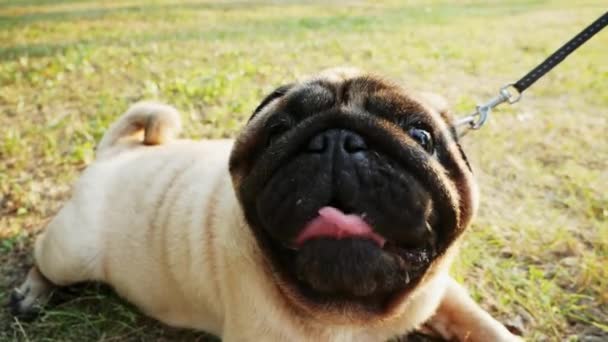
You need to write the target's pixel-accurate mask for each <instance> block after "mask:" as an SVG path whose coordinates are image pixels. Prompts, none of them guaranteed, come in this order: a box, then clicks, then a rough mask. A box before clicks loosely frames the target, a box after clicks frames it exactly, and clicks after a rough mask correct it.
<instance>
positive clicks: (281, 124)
mask: <svg viewBox="0 0 608 342" xmlns="http://www.w3.org/2000/svg"><path fill="white" fill-rule="evenodd" d="M290 128H291V124H290V123H289V122H288V121H287V120H275V121H273V122H271V123H270V124H269V125H268V128H267V132H268V133H266V146H268V145H270V144H272V143H273V142H274V141H275V140H277V139H278V138H279V137H280V136H281V135H283V133H285V132H286V131H287V130H289V129H290Z"/></svg>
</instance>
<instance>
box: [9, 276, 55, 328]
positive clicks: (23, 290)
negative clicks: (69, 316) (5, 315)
mask: <svg viewBox="0 0 608 342" xmlns="http://www.w3.org/2000/svg"><path fill="white" fill-rule="evenodd" d="M52 289H53V285H52V284H51V283H50V282H49V281H48V280H47V279H46V278H45V277H44V276H43V275H42V274H40V272H39V271H38V269H37V268H36V267H32V269H31V270H30V272H29V273H28V275H27V278H26V279H25V281H24V282H23V284H22V285H21V286H19V287H18V288H16V289H14V290H13V292H12V293H11V295H10V297H9V301H8V306H9V309H10V311H11V313H12V314H13V315H14V316H16V317H18V318H19V319H22V320H32V319H34V318H36V316H38V314H39V313H40V312H41V311H42V308H43V306H44V305H45V304H46V303H47V302H48V300H49V298H50V296H51V291H52Z"/></svg>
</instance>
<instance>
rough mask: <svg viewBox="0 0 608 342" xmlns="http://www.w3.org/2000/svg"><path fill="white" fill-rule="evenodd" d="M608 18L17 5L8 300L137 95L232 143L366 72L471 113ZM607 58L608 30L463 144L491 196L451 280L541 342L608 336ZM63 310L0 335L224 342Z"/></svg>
mask: <svg viewBox="0 0 608 342" xmlns="http://www.w3.org/2000/svg"><path fill="white" fill-rule="evenodd" d="M605 10H606V6H605V3H604V2H603V1H600V0H598V1H584V2H583V1H579V2H578V3H576V4H575V3H574V2H573V1H565V0H564V1H559V2H545V1H509V2H506V1H504V2H501V1H489V2H488V1H467V2H466V3H464V2H461V1H455V0H454V1H448V2H433V4H432V5H428V4H423V2H422V1H420V2H408V3H407V4H403V2H402V1H397V0H395V1H381V2H378V1H353V2H349V3H348V4H347V5H345V4H344V3H342V2H338V1H335V2H329V4H328V3H327V2H325V1H316V2H306V3H305V2H303V1H287V2H282V3H279V2H273V1H266V2H250V1H231V2H190V1H154V2H146V3H145V4H143V2H141V3H138V2H135V1H104V2H103V4H101V3H100V2H94V1H76V0H72V1H69V0H63V1H50V0H19V1H15V0H0V302H2V303H4V302H6V300H7V296H8V293H9V290H10V289H11V288H12V286H14V285H15V284H16V283H17V282H18V281H20V280H21V279H22V277H23V276H24V273H25V270H26V268H27V266H28V265H29V264H30V263H31V243H32V238H33V236H35V234H36V233H37V232H38V231H39V230H40V229H41V228H42V227H43V226H44V222H45V220H46V219H47V218H48V217H50V216H51V215H53V213H55V212H56V210H57V209H58V208H59V206H60V205H61V203H62V201H63V200H65V199H66V197H67V196H68V195H69V189H70V184H71V182H72V181H73V180H74V179H75V178H76V177H77V175H78V173H79V172H80V171H81V170H82V168H83V167H85V166H86V165H87V163H89V162H90V161H91V160H92V158H93V156H94V155H93V148H94V146H95V144H96V142H97V141H98V140H99V138H100V137H101V135H102V134H103V132H104V130H105V129H106V128H107V126H108V125H109V124H110V122H112V120H113V119H114V118H116V116H117V115H119V114H120V113H121V112H123V111H124V110H125V109H126V108H127V106H128V105H129V104H130V103H133V102H134V101H137V100H140V99H151V98H152V99H160V100H163V101H167V102H169V103H172V104H174V105H176V106H177V107H178V108H179V109H180V110H181V111H182V114H183V118H184V120H185V122H186V124H185V127H186V133H185V134H186V135H187V136H190V137H212V138H215V137H224V136H233V135H234V134H235V133H236V132H237V131H238V129H239V127H241V126H242V124H243V122H244V120H245V119H246V118H247V117H248V115H249V114H250V113H251V111H252V110H253V108H255V105H256V104H257V102H258V101H259V100H260V99H261V97H262V96H263V94H265V93H267V92H269V91H270V90H271V89H273V88H274V87H276V86H278V85H280V84H282V83H285V82H288V81H290V80H293V79H294V78H295V77H299V76H302V75H306V74H309V73H313V72H316V71H318V70H320V69H322V68H325V67H330V66H335V65H345V64H348V65H355V66H359V67H361V68H363V69H366V70H370V71H375V72H379V73H382V74H386V75H388V76H391V77H392V78H394V79H397V80H400V81H402V82H403V83H404V84H406V85H407V86H409V87H411V88H415V89H421V90H429V91H434V92H437V93H440V94H442V95H444V96H445V97H446V98H447V99H448V101H449V102H450V103H452V105H453V108H454V111H455V112H456V113H459V114H466V113H468V112H470V111H471V110H472V108H473V107H474V104H475V103H476V102H478V101H482V100H486V99H488V98H489V97H490V96H493V95H494V94H495V93H496V91H497V89H498V88H499V87H500V86H502V85H503V84H505V83H507V82H509V81H513V80H515V79H517V78H518V77H520V76H522V75H523V74H524V73H525V72H527V71H528V70H529V69H531V68H532V67H533V66H535V65H536V63H538V62H540V61H541V60H542V59H543V58H545V57H546V56H547V55H548V54H549V53H550V52H552V51H553V50H554V49H556V48H557V47H559V46H560V45H561V44H562V43H564V42H565V41H566V40H568V39H570V37H571V36H573V35H574V34H575V33H577V32H578V31H579V30H580V29H582V28H583V27H584V26H586V25H587V24H588V23H590V22H591V21H592V20H594V19H595V18H597V17H598V16H599V15H601V14H602V13H603V12H604V11H605ZM607 55H608V33H607V32H603V33H601V34H599V35H598V36H597V37H594V38H593V39H592V40H591V41H589V42H588V43H587V44H586V45H584V46H583V47H582V48H581V49H580V50H579V51H577V52H575V53H574V55H572V56H571V57H570V58H569V59H568V60H566V61H565V62H564V63H563V64H562V65H560V66H559V67H557V68H556V69H555V71H553V72H551V73H550V74H548V75H547V76H546V77H544V78H543V79H542V80H540V81H539V82H538V83H537V84H535V85H534V86H533V87H532V88H531V89H530V90H529V91H528V92H527V93H526V94H525V96H524V98H523V100H522V101H521V103H519V104H517V105H515V106H513V107H510V108H503V109H501V110H500V111H499V112H496V113H495V114H494V115H493V116H492V118H491V120H490V122H489V124H488V125H487V126H486V127H484V129H482V130H481V131H479V132H476V133H471V134H470V135H469V136H467V137H466V138H465V139H464V141H463V143H464V145H465V150H466V151H467V152H468V155H469V157H470V159H471V160H472V162H473V165H474V167H475V170H476V173H477V176H478V178H479V181H480V186H481V192H482V202H481V209H480V212H479V215H478V218H477V219H476V221H475V223H474V225H473V227H472V229H471V230H470V231H469V233H468V234H467V239H466V243H465V244H464V248H463V250H462V253H461V255H460V258H459V259H458V262H457V263H456V264H455V266H454V268H453V274H454V275H455V276H456V277H457V278H458V279H459V280H460V281H462V282H463V283H465V284H466V286H467V287H468V288H469V289H470V291H471V292H472V294H473V296H474V297H475V298H476V299H477V300H478V301H479V302H480V303H481V304H482V305H483V306H484V308H486V309H487V310H489V311H490V312H492V314H494V315H495V316H496V317H498V318H499V319H500V320H502V321H503V322H507V323H516V322H518V321H519V322H520V323H521V325H522V326H523V328H524V333H525V336H526V338H527V339H529V340H530V341H555V340H565V341H599V340H606V339H608V195H607V194H608V141H607V138H606V137H607V135H608V133H607V132H608V64H607V63H606V56H607ZM57 297H59V299H57V300H56V301H57V303H56V305H54V306H52V307H50V308H49V309H48V310H46V311H45V312H44V313H43V314H42V316H41V317H40V318H39V319H38V320H36V321H34V322H32V323H25V322H21V321H19V320H16V319H14V318H12V317H11V316H10V315H9V314H8V312H7V311H6V310H0V340H11V341H12V340H23V341H28V340H29V341H68V340H72V341H81V340H103V341H112V340H113V341H116V340H135V341H137V340H142V341H143V340H146V341H149V340H205V339H207V336H206V335H204V334H201V333H196V332H189V331H181V330H176V329H170V328H167V327H164V326H162V325H161V324H158V323H155V322H153V321H152V320H150V319H147V318H145V317H143V316H142V315H140V314H139V313H137V311H136V310H135V309H134V308H132V307H131V306H129V305H128V304H126V303H124V302H123V301H121V300H120V299H118V298H117V297H116V295H114V294H113V292H112V291H111V290H109V289H107V288H104V287H101V288H99V286H97V285H88V286H85V287H80V288H78V289H76V290H74V291H71V292H70V291H67V292H66V291H62V293H60V294H59V296H57ZM593 337H596V340H593V339H592V338H593Z"/></svg>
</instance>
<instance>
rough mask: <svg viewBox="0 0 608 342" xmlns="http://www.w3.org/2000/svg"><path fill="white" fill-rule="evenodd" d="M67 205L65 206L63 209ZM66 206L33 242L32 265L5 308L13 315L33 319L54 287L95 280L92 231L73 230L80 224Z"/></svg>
mask: <svg viewBox="0 0 608 342" xmlns="http://www.w3.org/2000/svg"><path fill="white" fill-rule="evenodd" d="M70 205H71V203H67V205H66V207H69V206H70ZM66 207H64V209H63V210H62V211H60V212H59V214H58V215H57V216H56V217H55V218H54V219H53V220H52V221H51V223H50V224H49V225H48V226H47V227H46V230H45V232H44V233H43V234H41V235H40V236H38V238H37V239H36V244H35V247H34V259H35V265H34V266H33V267H32V268H31V269H30V271H29V272H28V274H27V277H26V279H25V281H24V282H23V283H22V284H21V286H19V287H17V288H16V289H15V290H14V291H13V293H12V294H11V297H10V301H9V306H10V308H11V311H12V312H13V314H14V315H16V316H20V317H23V318H31V317H33V316H35V314H36V313H37V312H38V311H39V310H40V308H41V307H42V306H43V305H44V304H45V303H46V302H47V301H48V299H49V297H50V295H51V292H52V290H53V288H54V287H56V286H66V285H70V284H74V283H77V282H82V281H87V280H96V278H98V277H97V276H96V272H97V268H99V265H98V262H97V261H98V253H97V252H96V250H97V248H96V245H95V241H93V240H94V239H93V235H92V232H91V231H87V230H82V229H77V228H76V229H75V227H78V226H76V225H75V224H82V223H83V222H78V221H79V220H78V219H77V217H74V216H73V215H70V214H69V213H73V210H66V209H67V208H66ZM81 227H82V226H81Z"/></svg>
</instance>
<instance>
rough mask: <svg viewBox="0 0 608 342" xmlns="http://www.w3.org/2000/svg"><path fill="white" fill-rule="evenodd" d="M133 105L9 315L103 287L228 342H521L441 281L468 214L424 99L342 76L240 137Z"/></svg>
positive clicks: (457, 164) (286, 98) (339, 72)
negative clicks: (420, 335) (420, 340)
mask: <svg viewBox="0 0 608 342" xmlns="http://www.w3.org/2000/svg"><path fill="white" fill-rule="evenodd" d="M180 127H181V124H180V119H179V114H178V113H177V111H176V110H175V109H174V108H172V107H169V106H167V105H163V104H156V103H139V104H136V105H134V106H133V107H131V108H130V109H129V110H128V111H127V112H126V113H125V114H124V115H123V116H122V117H121V118H120V119H118V121H116V122H115V123H114V124H113V125H112V126H111V127H110V128H109V130H108V132H107V133H106V134H105V136H104V137H103V139H102V140H101V142H100V143H99V146H98V150H97V157H96V160H95V161H94V162H93V163H92V165H90V166H89V167H88V168H87V169H86V170H85V171H84V172H83V174H82V176H81V177H80V179H79V180H78V181H77V183H76V184H75V187H74V191H73V195H72V198H71V199H70V200H69V201H68V202H67V203H65V205H64V206H63V208H62V209H61V210H60V211H59V213H58V214H57V215H56V216H55V217H54V218H53V219H52V220H51V222H50V223H49V224H48V226H47V227H46V230H45V231H44V232H43V233H42V235H40V236H39V237H38V238H37V240H36V243H35V248H34V256H35V266H33V267H32V269H31V270H30V272H29V274H28V276H27V279H26V280H25V282H24V283H23V284H22V285H21V286H20V287H19V288H17V289H16V290H15V292H14V293H13V295H12V300H11V304H12V307H13V309H14V311H15V313H17V314H24V313H28V312H30V311H31V310H33V308H34V307H36V306H37V305H38V304H39V303H41V302H44V300H45V298H47V297H48V294H49V292H50V291H51V289H52V288H53V287H54V286H66V285H70V284H73V283H77V282H83V281H100V282H104V283H107V284H109V285H111V286H112V287H113V288H114V289H115V290H116V292H117V293H118V294H119V295H120V296H122V297H124V298H125V299H126V300H128V301H129V302H131V303H133V304H135V305H136V306H137V307H138V308H139V309H141V310H142V311H143V312H144V313H145V314H147V315H149V316H151V317H154V318H156V319H158V320H160V321H162V322H164V323H166V324H168V325H171V326H176V327H186V328H193V329H200V330H204V331H207V332H209V333H212V334H215V335H217V336H220V337H221V338H222V339H223V340H224V341H385V340H388V339H391V338H395V337H398V336H403V335H406V334H407V333H408V332H411V331H414V330H415V329H418V328H420V327H421V326H423V325H424V326H425V327H427V328H429V329H431V330H433V331H434V332H435V333H437V334H439V335H440V336H442V337H443V338H445V339H450V340H458V341H483V342H487V341H516V340H519V338H518V337H516V336H514V335H512V334H511V333H510V332H509V331H508V330H507V329H506V328H505V327H504V326H503V325H502V324H500V323H499V322H498V321H496V320H495V319H493V318H492V317H491V316H490V315H489V314H488V313H487V312H486V311H484V310H483V309H482V308H481V307H480V306H478V305H477V304H476V303H475V302H474V301H473V300H472V299H471V298H470V297H469V295H468V294H467V293H466V291H465V290H464V289H463V288H462V287H461V286H460V285H459V284H457V283H456V282H455V281H454V280H453V279H452V278H450V276H449V275H448V269H449V266H450V264H451V263H452V260H453V259H454V256H455V254H456V252H457V250H458V246H459V242H460V240H461V236H462V233H463V232H464V231H465V229H466V228H467V226H468V225H469V222H470V221H471V219H472V217H473V215H474V213H475V211H476V208H477V188H476V185H475V181H474V179H473V174H472V173H471V168H470V166H469V163H468V162H467V159H466V157H465V154H464V153H463V151H462V149H461V148H460V146H459V144H458V141H457V134H456V131H455V129H454V126H453V124H452V119H451V118H450V116H449V114H448V113H447V111H446V110H445V108H444V106H443V104H442V103H441V101H440V100H438V99H437V97H435V96H429V95H424V94H416V93H414V92H411V91H408V90H406V89H404V88H403V87H401V86H399V85H397V84H395V83H393V82H391V81H388V80H385V79H383V78H380V77H378V76H373V75H369V74H364V73H362V72H360V71H358V70H354V69H344V68H339V69H331V70H327V71H324V72H322V73H320V74H319V75H316V76H314V77H310V78H308V79H305V80H303V81H300V82H296V83H293V84H289V85H285V86H282V87H279V88H278V89H276V90H275V91H274V92H272V93H271V94H270V95H269V96H267V97H266V98H265V99H264V100H263V101H262V102H261V104H260V105H259V106H258V107H257V108H256V109H255V112H254V113H253V115H252V116H251V118H250V119H249V121H248V123H247V124H246V126H245V128H244V129H243V130H242V132H241V133H240V134H239V135H238V137H237V138H236V140H234V141H233V140H202V141H192V140H181V139H176V136H177V135H178V133H179V131H180Z"/></svg>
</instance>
